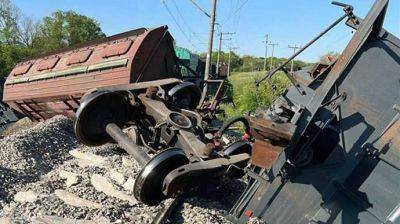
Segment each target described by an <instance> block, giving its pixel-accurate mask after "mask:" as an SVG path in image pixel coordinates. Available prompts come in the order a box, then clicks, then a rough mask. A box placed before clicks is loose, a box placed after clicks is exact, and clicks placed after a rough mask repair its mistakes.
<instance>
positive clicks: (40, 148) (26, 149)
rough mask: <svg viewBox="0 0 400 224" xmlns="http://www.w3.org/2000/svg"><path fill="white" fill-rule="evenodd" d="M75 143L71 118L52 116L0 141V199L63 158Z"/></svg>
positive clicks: (8, 198) (37, 177) (44, 172)
mask: <svg viewBox="0 0 400 224" xmlns="http://www.w3.org/2000/svg"><path fill="white" fill-rule="evenodd" d="M77 146H78V142H77V140H76V138H75V135H74V132H73V125H72V121H71V120H69V119H68V118H66V117H63V116H56V117H54V118H52V119H50V120H47V121H45V122H41V123H38V124H37V125H35V126H34V127H32V128H29V129H26V130H22V131H19V132H16V133H15V134H13V135H10V136H7V137H5V138H3V139H1V141H0V202H1V201H3V202H6V203H7V202H9V201H11V200H12V196H13V194H15V193H16V192H17V191H18V190H19V189H20V188H21V187H23V186H24V185H26V184H27V183H31V182H36V181H38V180H39V179H40V177H41V176H42V175H44V174H46V173H48V172H49V171H51V170H52V169H54V167H56V166H58V165H60V164H62V163H63V161H65V159H66V158H67V157H69V155H68V153H67V152H68V151H69V150H72V149H74V148H76V147H77Z"/></svg>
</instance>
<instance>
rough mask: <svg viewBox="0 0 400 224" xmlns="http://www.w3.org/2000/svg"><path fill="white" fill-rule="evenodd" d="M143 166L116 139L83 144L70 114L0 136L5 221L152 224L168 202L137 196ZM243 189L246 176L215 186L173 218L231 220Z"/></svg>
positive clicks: (0, 214)
mask: <svg viewBox="0 0 400 224" xmlns="http://www.w3.org/2000/svg"><path fill="white" fill-rule="evenodd" d="M139 171H140V167H139V166H138V164H137V163H136V162H135V161H134V160H133V158H132V157H131V156H130V155H128V154H126V153H123V152H121V150H118V148H117V147H116V146H115V145H114V144H106V145H103V146H100V147H87V146H83V145H81V144H79V142H78V141H77V140H76V138H75V135H74V133H73V123H72V121H71V120H70V119H68V118H66V117H63V116H56V117H53V118H51V119H49V120H47V121H45V122H39V123H37V124H35V125H33V126H32V127H29V128H26V129H21V130H19V131H15V132H14V133H13V134H10V135H7V136H5V137H4V138H3V139H1V140H0V210H1V211H0V222H2V223H3V222H9V223H151V221H152V220H153V218H154V217H155V216H156V214H157V213H158V212H159V211H160V209H161V208H162V205H159V206H153V207H149V206H146V205H143V204H141V203H139V202H137V201H136V199H135V198H134V197H133V192H132V187H133V183H134V180H135V178H136V176H137V175H138V172H139ZM244 187H245V184H244V183H243V182H242V181H240V180H223V181H222V182H221V183H216V184H210V186H208V187H206V188H205V189H201V190H199V192H198V193H197V194H196V195H197V196H193V197H186V198H185V199H184V201H183V203H182V204H181V205H180V206H178V208H177V209H175V210H174V211H173V213H172V216H171V218H172V222H173V223H230V222H229V221H228V220H226V219H225V215H226V214H227V212H228V211H229V209H230V207H231V206H232V204H233V202H234V201H235V200H236V199H237V198H238V197H239V195H240V193H241V192H242V191H243V190H244ZM16 196H17V197H16ZM16 199H17V200H16ZM169 200H170V199H169Z"/></svg>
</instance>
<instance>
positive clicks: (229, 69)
mask: <svg viewBox="0 0 400 224" xmlns="http://www.w3.org/2000/svg"><path fill="white" fill-rule="evenodd" d="M236 49H238V48H237V47H231V48H229V57H228V73H227V76H228V77H229V76H230V75H231V52H232V51H233V50H236Z"/></svg>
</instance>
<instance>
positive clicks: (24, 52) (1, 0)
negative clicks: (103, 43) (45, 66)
mask: <svg viewBox="0 0 400 224" xmlns="http://www.w3.org/2000/svg"><path fill="white" fill-rule="evenodd" d="M104 36H105V35H104V33H103V32H102V31H101V29H100V25H99V24H98V22H96V21H95V20H93V19H91V18H89V17H87V16H84V15H80V14H77V13H75V12H73V11H68V12H63V11H57V12H55V13H53V14H52V15H51V16H46V17H45V18H43V20H42V21H38V22H36V21H33V20H32V19H31V18H29V17H25V16H21V15H20V12H19V10H18V8H16V7H15V6H14V5H13V4H12V3H11V1H10V0H0V76H7V75H8V74H9V73H10V71H11V69H12V68H13V67H14V66H15V64H16V63H18V62H20V61H22V60H24V59H25V58H28V57H32V56H35V55H37V54H40V53H47V52H50V51H54V50H56V49H59V48H62V47H67V46H70V45H73V44H77V43H82V42H86V41H90V40H93V39H97V38H101V37H104Z"/></svg>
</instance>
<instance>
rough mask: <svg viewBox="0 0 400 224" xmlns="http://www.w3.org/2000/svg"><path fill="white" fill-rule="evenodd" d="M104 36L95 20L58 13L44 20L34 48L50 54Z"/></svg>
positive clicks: (72, 13)
mask: <svg viewBox="0 0 400 224" xmlns="http://www.w3.org/2000/svg"><path fill="white" fill-rule="evenodd" d="M104 36H105V35H104V33H103V32H102V31H101V29H100V25H99V24H98V23H97V22H96V21H95V20H93V19H91V18H89V17H87V16H83V15H79V14H77V13H76V12H73V11H68V12H63V11H57V12H54V13H53V14H52V15H51V16H46V17H44V18H43V22H42V24H41V25H40V27H39V34H38V35H37V37H36V38H34V39H33V47H34V48H36V49H38V50H39V51H41V52H49V51H54V50H56V49H59V48H63V47H66V46H70V45H74V44H77V43H82V42H85V41H90V40H94V39H97V38H101V37H104Z"/></svg>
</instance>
